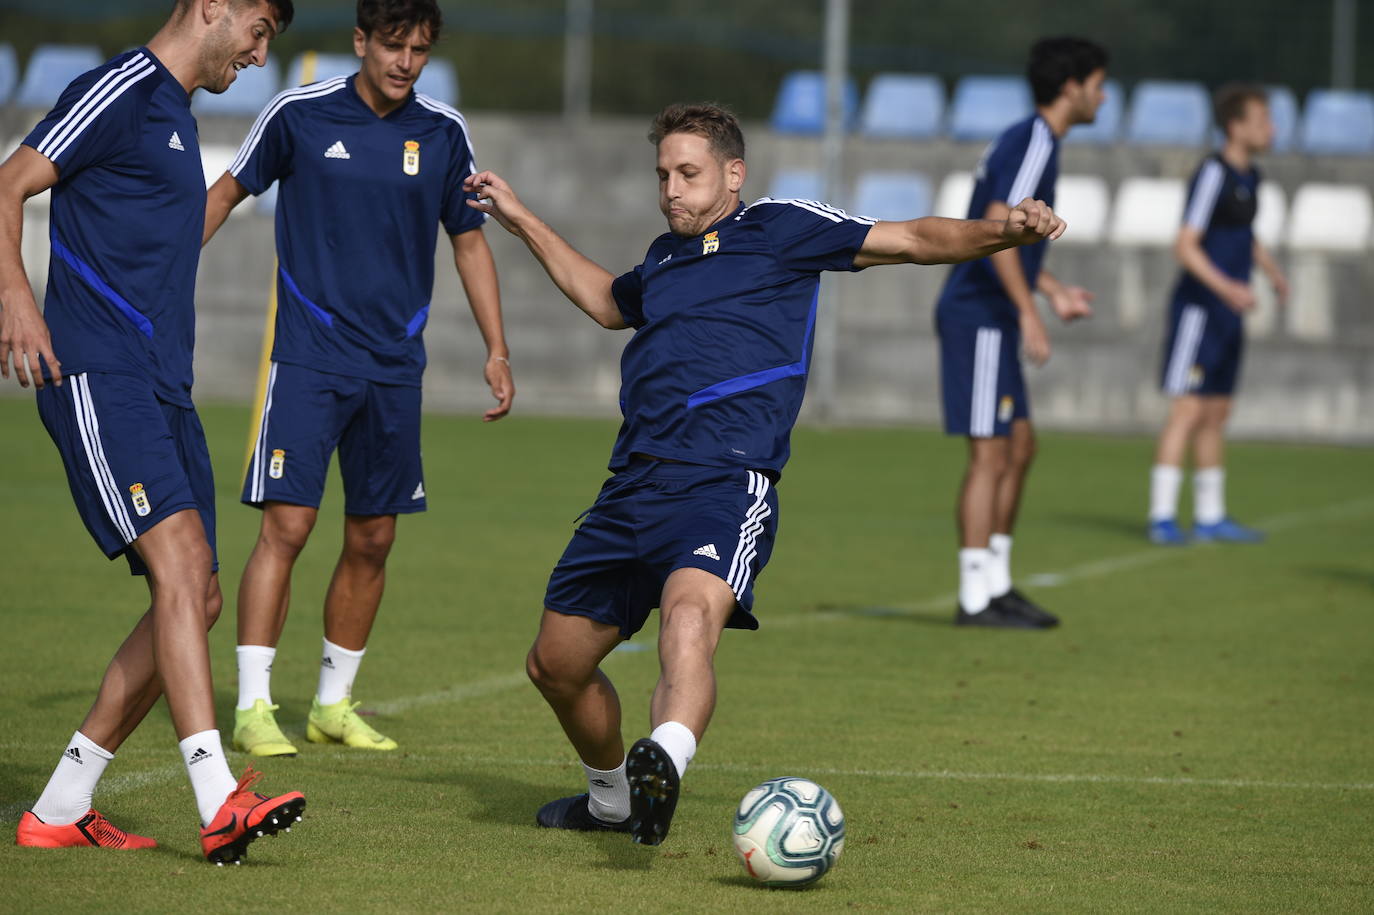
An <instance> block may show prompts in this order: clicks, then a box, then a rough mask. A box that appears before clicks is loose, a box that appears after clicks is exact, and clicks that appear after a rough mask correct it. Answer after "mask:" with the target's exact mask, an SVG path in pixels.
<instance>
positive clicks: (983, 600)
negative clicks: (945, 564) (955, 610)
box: [959, 548, 992, 613]
mask: <svg viewBox="0 0 1374 915" xmlns="http://www.w3.org/2000/svg"><path fill="white" fill-rule="evenodd" d="M991 561H992V560H991V556H990V555H989V551H988V550H986V549H977V548H970V549H963V550H960V551H959V606H960V607H963V608H964V612H965V613H982V612H983V611H984V610H986V609H987V608H988V601H989V600H990V595H989V594H988V564H989V563H990V562H991Z"/></svg>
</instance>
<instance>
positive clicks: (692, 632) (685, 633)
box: [658, 595, 716, 657]
mask: <svg viewBox="0 0 1374 915" xmlns="http://www.w3.org/2000/svg"><path fill="white" fill-rule="evenodd" d="M661 612H663V614H664V622H663V628H662V630H661V631H660V632H659V637H658V650H659V654H660V655H662V656H665V657H667V656H678V657H680V656H689V655H700V654H705V655H708V656H709V655H710V654H711V648H712V646H713V645H714V643H715V638H714V635H715V633H716V626H715V625H714V623H713V621H712V617H711V608H710V607H709V606H708V605H707V603H706V602H705V601H704V600H701V599H699V598H697V597H696V596H695V595H693V596H689V597H685V598H682V599H680V600H677V601H675V602H674V603H673V604H671V605H670V606H668V607H665V608H663V611H661Z"/></svg>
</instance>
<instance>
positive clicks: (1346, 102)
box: [1302, 89, 1374, 156]
mask: <svg viewBox="0 0 1374 915" xmlns="http://www.w3.org/2000/svg"><path fill="white" fill-rule="evenodd" d="M1302 150H1303V152H1308V153H1313V154H1315V155H1319V156H1362V155H1370V154H1374V93H1370V92H1353V91H1349V90H1340V89H1314V90H1312V91H1311V92H1309V93H1308V94H1307V105H1306V107H1305V108H1303V112H1302Z"/></svg>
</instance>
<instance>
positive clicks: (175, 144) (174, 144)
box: [167, 130, 186, 152]
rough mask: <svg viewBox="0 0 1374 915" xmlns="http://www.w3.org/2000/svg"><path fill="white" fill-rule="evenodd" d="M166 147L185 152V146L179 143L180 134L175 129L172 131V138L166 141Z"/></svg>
mask: <svg viewBox="0 0 1374 915" xmlns="http://www.w3.org/2000/svg"><path fill="white" fill-rule="evenodd" d="M167 148H168V149H175V150H176V151H178V152H186V147H185V146H182V145H181V136H180V135H179V134H178V133H177V132H176V131H175V130H174V131H172V139H170V140H168V141H167Z"/></svg>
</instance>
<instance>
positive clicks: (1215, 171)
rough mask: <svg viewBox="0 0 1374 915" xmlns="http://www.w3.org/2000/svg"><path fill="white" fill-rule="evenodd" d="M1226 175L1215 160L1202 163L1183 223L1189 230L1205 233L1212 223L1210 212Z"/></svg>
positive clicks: (1214, 206) (1215, 204) (1215, 203)
mask: <svg viewBox="0 0 1374 915" xmlns="http://www.w3.org/2000/svg"><path fill="white" fill-rule="evenodd" d="M1225 177H1226V173H1225V170H1224V169H1222V167H1221V163H1220V162H1218V161H1217V160H1216V159H1208V160H1207V161H1206V162H1205V163H1203V166H1202V171H1201V173H1199V174H1198V176H1197V183H1196V184H1195V185H1193V196H1192V199H1190V200H1189V201H1188V211H1187V214H1186V215H1185V216H1184V218H1183V221H1184V223H1185V224H1186V225H1188V226H1189V227H1190V228H1194V229H1197V230H1198V231H1199V232H1206V231H1207V226H1208V225H1209V224H1210V223H1211V221H1212V211H1213V210H1215V209H1216V207H1217V197H1218V196H1220V194H1221V185H1222V181H1223V180H1224V179H1225Z"/></svg>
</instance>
